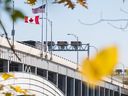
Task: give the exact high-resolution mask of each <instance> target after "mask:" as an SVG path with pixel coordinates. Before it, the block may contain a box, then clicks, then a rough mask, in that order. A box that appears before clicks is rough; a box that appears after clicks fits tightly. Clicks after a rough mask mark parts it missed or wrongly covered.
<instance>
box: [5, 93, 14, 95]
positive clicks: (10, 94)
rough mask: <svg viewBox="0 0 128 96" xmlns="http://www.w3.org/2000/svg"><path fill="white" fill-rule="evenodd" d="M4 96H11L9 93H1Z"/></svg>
mask: <svg viewBox="0 0 128 96" xmlns="http://www.w3.org/2000/svg"><path fill="white" fill-rule="evenodd" d="M3 94H5V96H13V95H12V94H11V93H3Z"/></svg>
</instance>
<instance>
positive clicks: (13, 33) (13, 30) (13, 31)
mask: <svg viewBox="0 0 128 96" xmlns="http://www.w3.org/2000/svg"><path fill="white" fill-rule="evenodd" d="M12 10H13V11H12V12H13V14H14V0H13V9H12ZM11 35H12V46H13V47H14V35H15V28H14V19H13V23H12V33H11Z"/></svg>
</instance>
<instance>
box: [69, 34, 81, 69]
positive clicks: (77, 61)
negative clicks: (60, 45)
mask: <svg viewBox="0 0 128 96" xmlns="http://www.w3.org/2000/svg"><path fill="white" fill-rule="evenodd" d="M67 35H71V36H74V37H75V38H76V40H77V69H78V64H79V52H78V36H77V35H75V34H67Z"/></svg>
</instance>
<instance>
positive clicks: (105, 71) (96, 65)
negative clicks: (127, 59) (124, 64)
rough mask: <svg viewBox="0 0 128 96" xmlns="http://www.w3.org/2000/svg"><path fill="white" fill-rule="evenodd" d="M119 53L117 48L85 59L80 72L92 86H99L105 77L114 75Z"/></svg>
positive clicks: (113, 47)
mask: <svg viewBox="0 0 128 96" xmlns="http://www.w3.org/2000/svg"><path fill="white" fill-rule="evenodd" d="M117 61H118V52H117V48H116V47H115V46H112V47H107V48H105V49H103V50H101V51H99V52H98V53H97V54H96V56H94V57H92V58H90V59H84V60H83V63H82V65H81V69H80V72H81V74H82V76H83V77H84V79H87V80H88V82H89V83H90V84H91V85H95V84H97V83H98V82H99V81H100V80H102V79H103V77H105V76H108V75H110V74H112V72H113V69H114V67H115V66H116V64H117V63H118V62H117Z"/></svg>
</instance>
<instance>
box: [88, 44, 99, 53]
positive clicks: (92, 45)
mask: <svg viewBox="0 0 128 96" xmlns="http://www.w3.org/2000/svg"><path fill="white" fill-rule="evenodd" d="M90 47H92V48H94V49H95V50H96V53H98V48H97V47H95V46H93V45H89V48H90Z"/></svg>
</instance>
